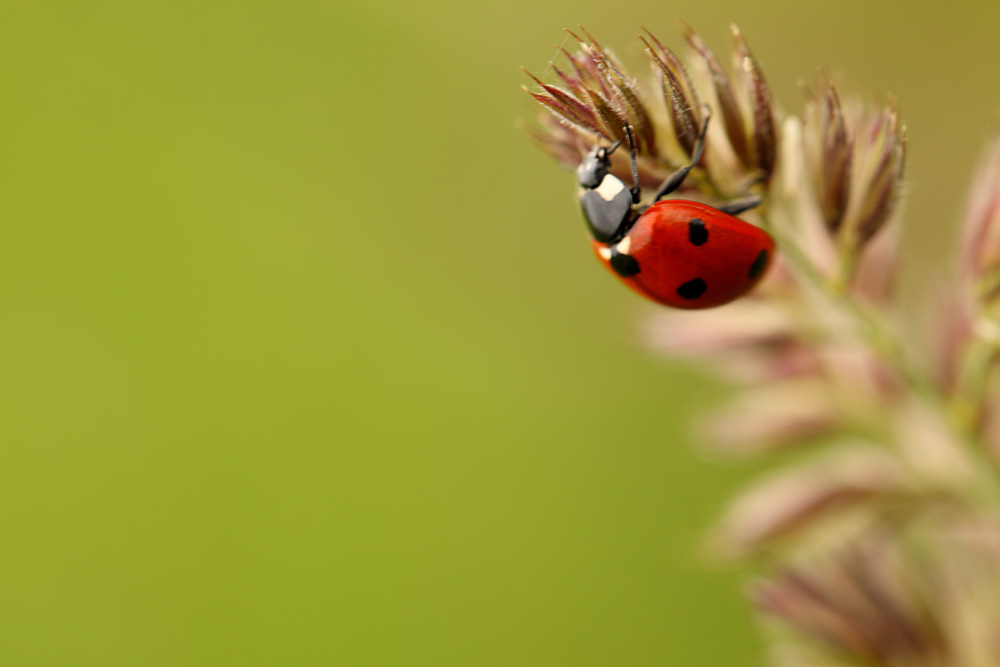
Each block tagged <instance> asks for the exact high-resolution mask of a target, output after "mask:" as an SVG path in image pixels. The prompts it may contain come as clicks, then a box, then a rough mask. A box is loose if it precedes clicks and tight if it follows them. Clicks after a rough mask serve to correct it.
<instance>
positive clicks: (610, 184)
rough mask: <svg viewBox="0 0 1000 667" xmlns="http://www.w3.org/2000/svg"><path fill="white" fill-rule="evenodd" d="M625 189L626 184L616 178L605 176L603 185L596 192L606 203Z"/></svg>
mask: <svg viewBox="0 0 1000 667" xmlns="http://www.w3.org/2000/svg"><path fill="white" fill-rule="evenodd" d="M624 189H625V184H624V183H622V182H621V181H619V180H618V179H617V178H615V177H614V176H605V177H604V180H603V181H601V184H600V185H599V186H597V188H596V189H595V190H594V191H595V192H596V193H597V194H599V195H601V199H603V200H604V201H611V200H613V199H614V198H615V197H617V196H618V193H620V192H621V191H622V190H624Z"/></svg>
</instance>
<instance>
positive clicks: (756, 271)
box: [747, 250, 767, 280]
mask: <svg viewBox="0 0 1000 667" xmlns="http://www.w3.org/2000/svg"><path fill="white" fill-rule="evenodd" d="M765 266H767V251H766V250H761V251H760V252H759V253H757V258H756V259H755V260H754V261H753V264H751V265H750V271H748V272H747V275H748V276H750V280H757V277H758V276H760V274H761V271H763V270H764V267H765Z"/></svg>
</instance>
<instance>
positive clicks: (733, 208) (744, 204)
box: [716, 195, 764, 215]
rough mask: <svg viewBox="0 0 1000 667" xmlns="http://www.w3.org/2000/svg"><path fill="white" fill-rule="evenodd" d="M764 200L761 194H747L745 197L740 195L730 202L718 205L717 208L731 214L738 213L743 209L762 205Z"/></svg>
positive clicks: (746, 209) (747, 209)
mask: <svg viewBox="0 0 1000 667" xmlns="http://www.w3.org/2000/svg"><path fill="white" fill-rule="evenodd" d="M762 201H764V200H763V199H762V198H761V196H760V195H747V196H745V197H740V198H738V199H734V200H732V201H731V202H729V203H728V204H723V205H722V206H717V207H716V208H717V209H719V210H720V211H722V212H723V213H728V214H729V215H737V214H739V213H742V212H743V211H749V210H750V209H752V208H754V207H755V206H760V204H761V202H762Z"/></svg>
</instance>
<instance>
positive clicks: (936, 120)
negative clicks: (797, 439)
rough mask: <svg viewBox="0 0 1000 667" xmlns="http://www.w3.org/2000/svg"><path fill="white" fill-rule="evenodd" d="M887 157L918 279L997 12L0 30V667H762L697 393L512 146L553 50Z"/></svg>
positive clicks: (249, 18)
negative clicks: (734, 27)
mask: <svg viewBox="0 0 1000 667" xmlns="http://www.w3.org/2000/svg"><path fill="white" fill-rule="evenodd" d="M678 18H684V19H685V20H686V21H688V22H689V23H691V24H692V25H693V26H694V27H695V28H697V29H698V30H699V32H700V33H701V34H702V35H703V36H704V37H705V38H706V39H707V41H708V42H709V43H710V44H711V45H712V46H713V47H715V48H716V49H717V50H718V51H720V52H726V51H727V49H728V37H727V25H728V23H729V22H730V21H735V22H737V23H739V25H740V26H741V27H742V29H743V31H744V33H745V35H746V36H747V38H748V40H749V42H750V44H751V47H752V48H753V50H754V52H755V54H756V55H757V57H758V59H759V61H760V63H761V64H762V66H763V68H764V71H765V73H766V74H767V76H768V78H769V80H770V83H771V84H772V87H773V90H774V93H775V96H776V98H777V100H778V101H779V103H780V104H781V105H783V106H784V107H785V108H786V109H787V110H789V111H797V110H799V109H800V108H801V100H802V95H801V92H800V90H799V88H798V82H799V81H800V80H809V79H811V78H812V77H813V76H814V73H815V68H816V67H817V66H824V67H827V68H828V69H831V70H833V71H834V72H838V73H843V74H845V75H846V77H844V78H842V79H841V81H850V82H852V83H853V84H854V87H855V88H856V89H857V90H860V91H862V92H865V93H866V94H867V93H874V92H875V91H892V92H893V93H895V94H896V96H897V98H898V100H899V106H900V108H901V110H902V114H903V117H904V118H905V119H906V121H907V123H908V126H909V130H910V132H909V136H910V149H911V150H910V171H909V173H910V183H911V194H910V196H909V199H908V202H907V209H908V210H909V211H910V213H911V214H912V215H911V216H910V219H911V222H912V227H911V233H910V235H909V236H908V239H907V249H908V252H909V254H910V261H909V264H908V267H909V269H908V271H909V274H910V275H911V276H914V277H916V278H915V279H917V280H919V277H920V276H922V275H925V274H926V273H927V272H926V271H925V269H926V267H927V266H929V265H931V264H934V263H937V264H940V262H941V261H942V253H943V251H942V250H941V249H942V248H947V247H948V246H949V243H950V238H951V235H952V233H953V231H952V230H953V225H954V221H955V220H956V218H957V215H958V213H959V212H960V210H961V202H962V198H963V196H964V190H965V184H966V183H967V181H968V178H969V176H970V173H971V171H972V169H973V166H974V164H975V162H976V160H977V157H978V152H979V148H980V146H981V145H982V142H983V141H984V139H985V138H987V137H988V136H990V135H991V133H992V132H994V131H995V130H996V129H997V120H998V110H1000V84H998V83H997V77H996V76H995V70H996V68H997V65H1000V56H998V52H997V49H996V34H995V33H996V27H997V25H1000V5H997V3H995V2H963V3H952V4H950V5H948V7H947V8H942V5H941V3H939V2H933V3H932V2H908V3H891V2H884V3H873V2H870V1H858V0H850V1H846V2H837V3H804V2H799V1H788V0H761V1H759V2H752V3H748V2H745V1H737V0H717V1H713V2H698V3H664V2H662V1H659V0H657V1H655V2H654V1H651V0H650V1H646V0H641V1H635V2H629V3H624V4H623V3H611V4H609V3H607V2H596V1H594V0H575V1H574V2H537V1H536V0H531V1H527V0H508V1H507V2H503V3H480V4H478V5H476V4H471V3H467V2H454V1H442V2H436V3H428V2H408V1H407V2H404V1H402V0H369V1H368V2H366V3H363V4H362V3H349V2H344V1H343V0H334V1H333V2H318V1H311V0H286V1H285V2H281V3H278V2H259V1H251V0H242V1H240V2H233V1H230V2H226V1H221V0H212V1H209V2H205V1H200V2H190V1H182V0H171V1H170V2H159V1H157V2H142V3H137V2H124V1H119V2H114V1H111V0H93V1H90V2H84V3H76V2H46V1H41V2H34V1H33V2H27V1H24V0H10V1H7V2H4V3H3V4H2V5H0V286H2V287H0V289H2V292H0V309H2V310H0V360H2V362H0V433H2V441H0V507H2V511H0V662H2V663H3V664H4V665H181V664H183V665H671V666H673V665H677V666H682V665H683V666H688V665H711V666H714V665H756V664H761V663H762V662H763V648H762V646H761V645H760V644H759V642H758V640H757V639H756V636H755V630H754V627H753V624H752V620H751V618H750V615H749V613H748V612H747V611H746V609H745V606H744V603H743V602H742V600H741V599H740V595H739V591H740V586H741V581H742V580H743V577H744V575H745V574H746V573H744V572H740V571H738V570H734V569H732V568H726V567H718V566H714V565H709V564H706V563H705V561H704V559H703V557H702V553H701V550H700V539H701V536H702V534H703V531H704V529H705V527H706V526H707V525H708V524H709V523H710V521H711V520H712V518H713V517H714V516H716V515H717V514H718V512H719V511H720V508H721V507H722V506H723V504H724V502H725V499H726V498H727V497H729V496H730V495H731V494H732V493H733V492H734V491H735V489H736V488H737V487H738V485H739V483H740V481H741V480H743V479H745V478H746V476H747V475H748V473H749V471H748V470H746V469H742V468H737V467H733V466H723V465H719V464H718V463H717V462H711V461H706V460H704V459H703V458H702V457H701V456H700V455H699V454H698V453H697V451H696V449H695V447H694V445H695V443H694V442H693V441H692V437H691V436H689V434H688V433H689V432H688V429H687V423H688V420H689V418H690V416H691V415H692V414H695V413H697V412H698V411H701V410H704V409H706V407H708V406H711V405H713V404H715V403H717V402H718V401H719V400H720V398H721V394H720V391H719V388H718V387H716V386H714V385H713V384H712V382H711V381H710V380H709V379H707V378H706V377H704V376H703V375H700V374H699V373H698V372H697V371H696V370H692V369H687V368H683V367H678V366H668V365H665V364H663V363H661V362H658V361H656V360H654V359H652V358H651V357H650V356H649V355H648V354H647V353H646V352H644V351H643V349H642V347H641V344H640V342H639V335H638V330H639V323H640V322H641V318H642V316H643V314H645V313H648V312H649V308H651V307H650V306H647V305H646V304H644V303H640V302H639V300H638V299H637V298H636V297H633V296H632V295H631V294H630V293H628V292H627V291H626V290H625V289H624V288H622V287H621V286H620V285H618V284H617V283H616V282H615V281H613V280H612V279H610V278H609V277H608V276H607V275H604V273H603V269H601V268H600V267H599V266H598V264H597V263H596V262H595V261H594V260H593V258H592V257H591V256H590V253H589V250H588V248H587V246H586V243H585V240H584V236H583V224H582V222H581V220H580V219H579V214H578V211H577V208H576V205H575V203H574V202H573V194H572V193H573V182H572V176H571V175H570V174H567V173H565V172H562V171H560V170H558V169H557V168H556V167H555V165H554V164H552V163H551V162H550V161H549V160H548V158H546V157H545V156H543V155H542V154H541V153H540V152H538V151H537V150H535V148H533V147H532V146H531V144H530V142H529V141H528V140H527V138H526V137H525V136H524V135H523V134H522V133H521V132H520V131H518V130H517V129H515V119H517V118H527V117H530V116H531V115H532V114H533V113H534V111H535V106H534V105H533V103H532V102H531V101H530V99H529V98H528V96H527V95H525V94H524V93H523V92H521V91H520V90H519V88H518V87H519V85H520V84H522V83H528V80H527V78H526V77H524V75H523V74H521V72H519V71H518V67H519V66H521V65H524V66H526V67H528V68H529V69H532V70H533V71H535V72H541V71H542V70H544V69H545V67H546V65H547V62H548V60H549V59H550V58H552V57H553V56H554V55H555V52H556V49H555V46H556V45H557V44H559V43H562V42H563V39H564V34H563V33H562V32H561V30H562V28H563V27H565V26H573V25H575V24H577V23H580V22H582V23H583V24H585V25H586V26H587V27H588V28H589V29H590V30H591V31H592V32H593V33H594V34H595V35H596V36H597V37H598V38H599V39H600V40H601V41H602V42H603V43H605V44H608V45H611V46H613V47H614V48H615V49H616V51H617V52H618V53H619V55H620V56H621V57H622V58H623V59H625V60H626V61H628V62H632V63H634V64H635V67H634V69H635V71H637V72H644V71H645V64H644V61H643V60H642V55H641V50H640V44H639V42H638V40H637V39H635V37H634V33H635V32H636V30H637V29H638V26H640V25H646V26H647V27H649V28H650V29H651V30H653V31H654V32H655V33H656V34H657V35H658V36H659V37H660V38H661V39H662V40H663V41H664V42H665V43H667V44H668V45H671V46H674V47H681V46H682V39H681V36H680V30H679V28H678V27H677V19H678Z"/></svg>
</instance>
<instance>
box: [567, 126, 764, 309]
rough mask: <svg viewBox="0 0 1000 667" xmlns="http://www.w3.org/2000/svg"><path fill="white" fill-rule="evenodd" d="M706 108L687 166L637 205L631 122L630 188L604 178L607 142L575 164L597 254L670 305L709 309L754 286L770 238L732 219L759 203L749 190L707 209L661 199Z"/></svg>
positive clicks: (699, 148) (673, 186)
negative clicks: (644, 203) (684, 160)
mask: <svg viewBox="0 0 1000 667" xmlns="http://www.w3.org/2000/svg"><path fill="white" fill-rule="evenodd" d="M710 118H711V109H709V108H708V107H705V122H704V124H703V125H702V127H701V133H700V134H699V136H698V141H697V143H696V145H695V150H694V154H693V155H692V156H691V164H689V165H687V166H685V167H682V168H681V169H678V170H677V171H676V172H675V173H674V174H672V175H671V176H669V177H668V178H667V179H666V180H665V181H664V182H663V184H662V185H660V187H659V188H657V190H656V192H655V193H654V194H653V203H652V204H651V205H649V206H639V170H638V166H637V165H636V150H635V140H634V139H633V135H632V128H631V126H629V125H626V126H625V135H626V137H628V141H629V150H630V154H631V155H630V157H631V160H630V163H631V167H632V187H631V188H628V187H626V186H625V183H623V182H622V181H621V180H620V179H619V178H617V177H615V176H612V175H611V174H610V173H609V171H610V168H611V157H610V156H611V154H612V153H614V151H615V149H617V148H618V147H619V146H620V145H621V143H622V142H621V141H619V142H617V143H615V144H614V145H613V146H611V147H610V148H605V147H603V146H597V147H596V148H594V150H592V151H591V152H590V153H588V154H587V155H586V156H585V157H584V159H583V162H581V163H580V166H579V167H578V168H577V170H576V174H577V178H578V179H579V182H580V190H579V199H580V206H581V208H582V209H583V217H584V218H585V219H586V221H587V227H588V228H589V230H590V235H591V237H592V240H591V246H592V247H593V249H594V252H595V253H596V254H597V257H598V259H599V260H600V261H601V263H602V264H604V265H605V266H606V267H608V269H610V270H611V271H612V272H614V273H615V275H617V276H618V277H619V278H621V280H622V281H623V282H624V283H625V284H626V285H628V286H629V287H631V288H632V289H633V290H635V291H636V292H638V293H639V294H642V295H643V296H645V297H647V298H649V299H652V300H653V301H656V302H658V303H662V304H665V305H667V306H672V307H674V308H687V309H698V308H712V307H715V306H721V305H723V304H725V303H729V302H730V301H733V300H734V299H738V298H739V297H741V296H743V295H744V294H746V293H747V292H749V291H750V290H751V289H753V287H754V285H756V284H757V283H758V282H759V281H760V279H761V277H762V276H763V275H764V273H765V272H766V271H767V268H768V266H769V265H770V264H771V258H772V256H773V255H774V240H773V239H772V238H771V236H770V235H769V234H768V233H767V232H765V231H764V230H762V229H760V228H759V227H755V226H754V225H751V224H750V223H748V222H745V221H743V220H740V219H739V218H737V217H735V216H736V214H738V213H741V212H743V211H746V210H748V209H751V208H753V207H754V206H757V205H758V204H760V202H761V200H760V197H758V196H756V195H750V196H747V197H742V198H740V199H736V200H734V201H732V202H730V203H729V204H727V205H724V206H719V207H717V208H716V207H712V206H708V205H707V204H702V203H700V202H694V201H685V200H682V199H669V200H664V201H661V199H663V197H665V196H667V195H669V194H670V193H671V192H674V191H675V190H677V188H679V187H680V186H681V184H682V183H683V182H684V179H685V178H686V177H687V175H688V172H689V171H691V169H692V168H694V166H695V165H696V164H698V161H699V160H701V155H702V152H703V151H704V148H705V133H706V132H707V131H708V121H709V120H710Z"/></svg>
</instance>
